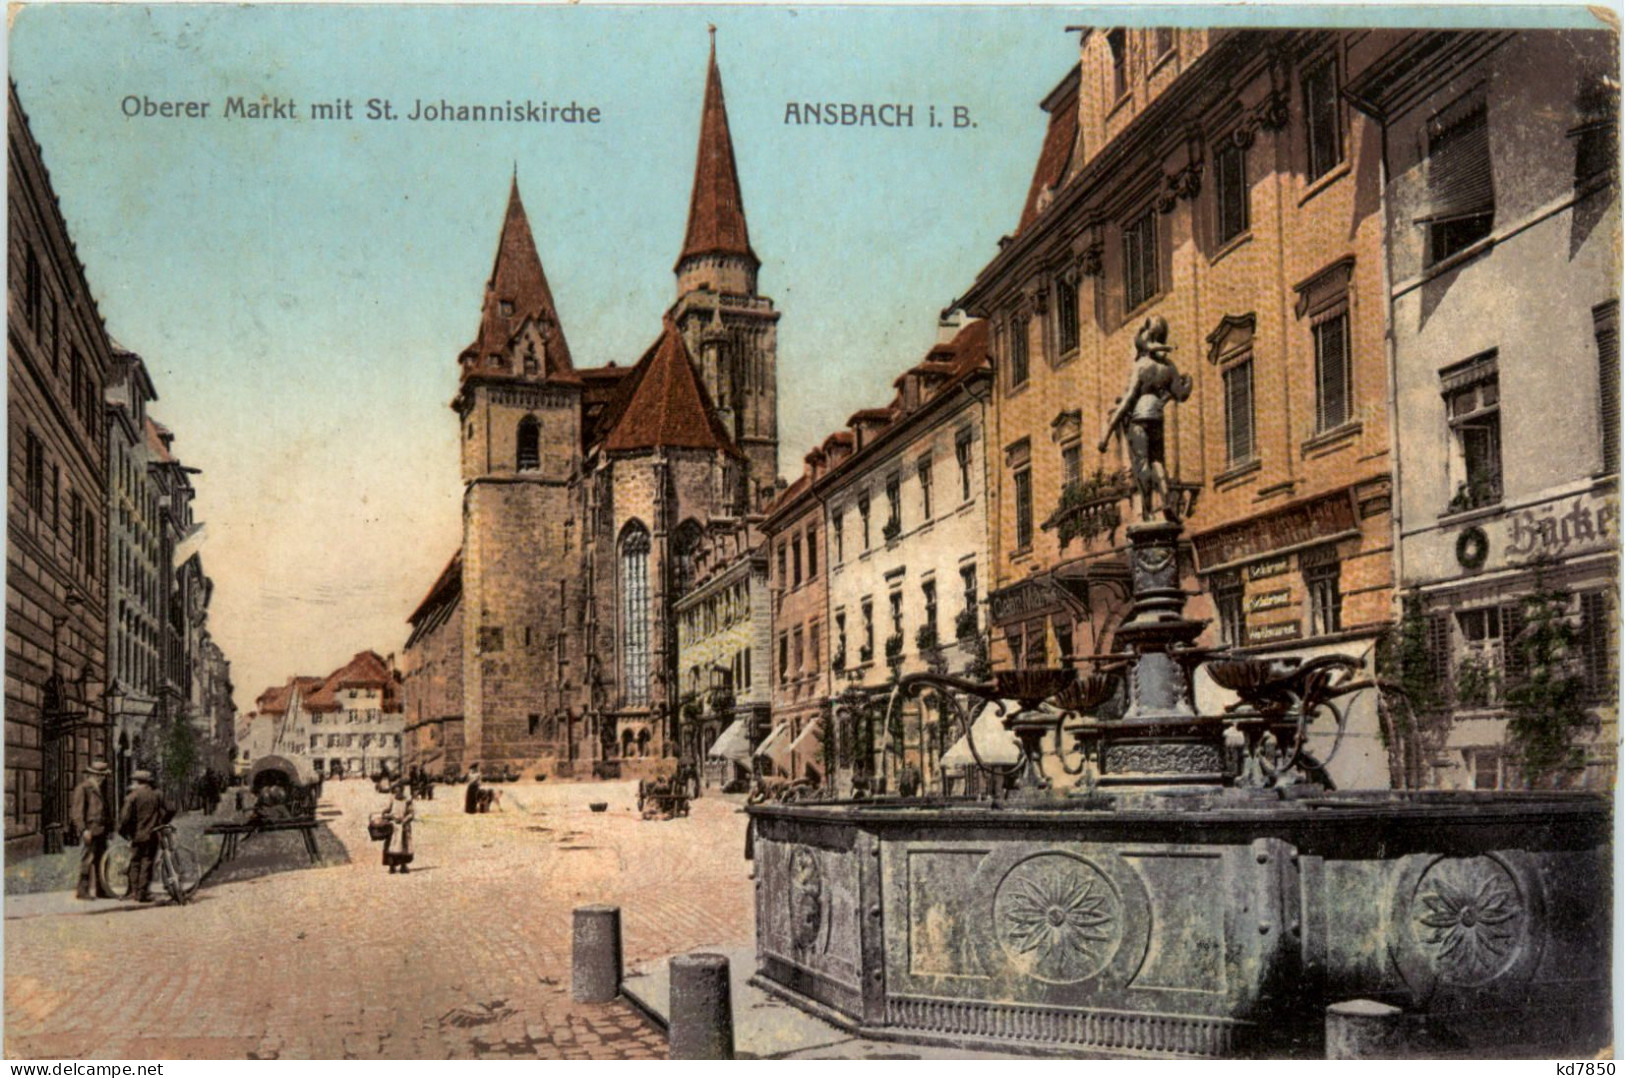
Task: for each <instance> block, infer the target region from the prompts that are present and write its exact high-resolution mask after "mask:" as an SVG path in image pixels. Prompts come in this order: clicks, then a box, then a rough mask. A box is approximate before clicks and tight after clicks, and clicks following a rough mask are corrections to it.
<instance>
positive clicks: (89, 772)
mask: <svg viewBox="0 0 1625 1078" xmlns="http://www.w3.org/2000/svg"><path fill="white" fill-rule="evenodd" d="M110 774H112V771H111V769H109V768H108V766H107V763H106V761H104V760H92V761H91V762H90V766H89V767H87V768H85V778H84V781H83V782H81V783H80V784H79V785H77V786H75V787H74V788H73V802H72V804H71V805H70V806H69V809H68V820H69V822H70V823H72V825H73V830H74V833H75V834H77V835H78V836H79V838H80V840H81V845H82V848H83V853H82V854H81V856H80V860H79V891H78V894H77V896H76V897H78V898H81V899H86V900H89V899H94V898H111V897H112V895H111V894H109V893H108V890H107V881H106V880H104V879H102V854H104V853H106V852H107V835H108V832H110V831H111V830H113V806H112V804H111V803H110V802H109V801H108V799H107V776H108V775H110Z"/></svg>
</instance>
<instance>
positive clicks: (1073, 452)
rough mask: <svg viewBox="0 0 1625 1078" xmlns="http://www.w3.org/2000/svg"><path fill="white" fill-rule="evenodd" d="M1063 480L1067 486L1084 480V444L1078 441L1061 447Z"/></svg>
mask: <svg viewBox="0 0 1625 1078" xmlns="http://www.w3.org/2000/svg"><path fill="white" fill-rule="evenodd" d="M1061 482H1062V483H1063V484H1064V485H1065V486H1067V487H1077V486H1079V485H1080V484H1082V482H1083V446H1082V445H1081V444H1080V443H1078V442H1073V443H1071V444H1070V445H1063V446H1062V447H1061Z"/></svg>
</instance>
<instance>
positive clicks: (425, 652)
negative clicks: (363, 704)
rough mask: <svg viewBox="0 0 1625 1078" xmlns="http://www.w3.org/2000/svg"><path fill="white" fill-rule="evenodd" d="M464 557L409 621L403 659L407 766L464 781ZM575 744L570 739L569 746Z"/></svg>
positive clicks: (452, 564) (457, 557)
mask: <svg viewBox="0 0 1625 1078" xmlns="http://www.w3.org/2000/svg"><path fill="white" fill-rule="evenodd" d="M462 604H463V571H462V551H458V552H457V553H456V554H455V555H453V556H452V559H451V561H450V562H448V563H447V564H446V568H445V569H444V570H443V571H442V572H441V574H440V577H439V578H438V579H437V580H436V581H435V582H434V586H433V587H431V588H430V589H429V593H428V594H427V595H425V596H424V597H423V601H422V602H421V603H419V604H418V608H417V609H416V610H414V611H413V612H412V616H411V617H410V618H408V619H407V620H408V621H409V622H410V623H411V626H412V633H411V635H410V636H409V637H407V640H406V647H405V649H404V650H403V651H402V653H401V695H402V699H403V701H404V705H405V706H404V722H405V726H404V729H403V733H404V735H405V738H404V763H405V765H406V767H407V768H408V770H410V769H411V768H421V769H422V770H424V771H426V772H428V773H429V774H431V775H461V774H462V773H463V772H464V771H465V770H466V761H464V759H463V651H462V639H463V605H462ZM572 744H574V742H573V740H571V739H568V738H567V739H566V740H565V745H566V746H567V747H568V746H569V745H572Z"/></svg>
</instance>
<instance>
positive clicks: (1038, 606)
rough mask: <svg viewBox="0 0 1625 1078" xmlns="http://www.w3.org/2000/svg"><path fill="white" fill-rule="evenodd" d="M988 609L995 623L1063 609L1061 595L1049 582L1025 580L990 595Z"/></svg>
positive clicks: (1037, 615)
mask: <svg viewBox="0 0 1625 1078" xmlns="http://www.w3.org/2000/svg"><path fill="white" fill-rule="evenodd" d="M987 602H988V611H989V613H990V614H991V615H992V618H993V622H994V624H995V625H1004V624H1007V623H1009V622H1012V621H1025V620H1026V619H1028V618H1035V617H1042V616H1044V615H1045V614H1051V613H1055V612H1056V611H1059V610H1060V609H1061V597H1060V596H1059V595H1057V594H1056V592H1055V589H1054V588H1052V587H1051V586H1050V585H1049V583H1048V582H1046V581H1039V580H1023V581H1021V582H1020V583H1019V584H1012V585H1010V586H1009V587H1008V588H1001V589H1000V590H998V591H996V592H994V593H993V594H992V595H989V596H988V598H987Z"/></svg>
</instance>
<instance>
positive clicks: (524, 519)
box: [408, 45, 778, 775]
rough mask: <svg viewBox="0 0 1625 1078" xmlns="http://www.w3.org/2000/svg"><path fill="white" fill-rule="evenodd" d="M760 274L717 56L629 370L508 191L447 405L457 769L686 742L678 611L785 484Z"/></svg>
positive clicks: (647, 756) (613, 764)
mask: <svg viewBox="0 0 1625 1078" xmlns="http://www.w3.org/2000/svg"><path fill="white" fill-rule="evenodd" d="M759 264H760V263H759V260H758V259H757V257H756V255H755V253H754V251H753V249H752V248H751V245H750V240H749V236H748V232H747V229H746V225H745V216H744V207H743V202H742V198H741V194H740V184H739V177H738V173H737V169H736V167H735V164H734V156H733V146H732V140H731V136H730V134H729V130H728V122H727V112H726V108H725V106H724V102H723V97H722V82H721V76H720V74H719V72H718V69H717V65H716V56H715V48H714V45H713V50H712V55H711V61H710V64H709V67H708V71H707V76H706V87H705V99H704V105H703V108H702V114H701V122H700V134H699V155H698V163H697V165H696V168H695V173H694V185H693V189H692V196H691V200H690V211H689V223H688V229H687V234H686V236H685V238H684V243H683V248H682V253H681V255H680V257H679V259H678V262H677V265H676V277H677V286H678V297H677V300H676V302H675V303H674V304H673V306H672V307H671V308H670V309H669V310H668V311H667V313H666V316H665V318H664V325H663V327H662V329H661V330H660V332H659V334H658V336H657V337H656V339H655V341H654V343H653V344H652V345H651V346H650V347H649V348H648V350H647V351H645V353H644V354H643V356H642V357H641V358H640V359H639V360H638V361H637V362H636V363H635V364H633V365H631V366H626V367H617V366H614V365H611V366H608V367H603V368H597V369H583V370H577V369H576V367H575V366H574V363H573V361H572V358H571V353H570V348H569V345H568V343H567V341H566V338H565V334H564V330H563V326H562V323H561V321H560V318H559V312H558V310H557V308H556V306H555V304H554V301H553V296H552V292H551V290H550V288H549V286H548V283H547V278H546V275H545V273H544V272H543V270H542V263H541V259H540V257H539V256H538V254H537V251H536V244H535V240H534V237H533V236H532V234H531V230H530V225H529V222H528V220H527V219H526V216H525V212H524V207H523V205H522V203H521V201H520V198H519V190H518V184H517V179H516V181H515V184H514V186H513V189H512V191H511V192H510V196H509V203H508V212H507V216H506V219H505V221H504V224H503V228H502V234H501V238H500V240H499V243H498V249H497V255H496V260H495V264H494V267H493V270H492V274H491V278H490V280H489V282H488V284H487V287H486V297H485V303H484V308H483V310H482V314H481V321H480V328H479V331H478V334H477V336H476V338H475V341H474V342H473V343H472V344H471V345H470V346H469V347H468V348H467V349H465V350H464V352H463V353H462V355H461V357H460V359H459V367H460V373H461V385H460V389H459V391H458V394H457V397H456V400H455V401H454V402H453V408H454V410H455V411H456V412H457V415H458V420H459V425H460V429H461V431H462V438H461V439H460V441H461V443H462V466H463V481H464V536H463V545H462V550H461V554H460V558H459V570H458V571H459V576H460V582H459V588H460V591H461V594H462V596H463V599H464V602H463V604H462V609H463V611H464V616H463V618H462V619H461V633H460V641H458V642H455V643H454V642H450V641H449V639H448V642H447V643H446V644H445V645H444V648H445V649H447V650H449V649H452V648H456V649H458V651H459V654H460V662H461V665H462V679H461V691H462V697H463V702H462V707H461V710H460V712H459V713H460V715H461V716H462V719H461V728H462V739H463V745H464V749H463V755H464V760H465V762H480V763H481V764H482V765H486V766H503V767H506V766H518V767H519V768H520V769H521V770H524V771H527V772H528V771H531V770H532V769H534V768H542V769H549V768H550V769H552V770H554V771H555V772H557V773H559V774H570V775H574V774H588V775H615V774H622V773H626V774H641V773H646V772H649V771H650V770H651V767H652V766H653V763H654V761H656V760H658V759H659V758H661V757H674V756H675V755H676V753H677V751H678V748H679V746H681V745H682V744H683V739H682V737H681V733H680V729H679V724H680V721H681V718H680V713H679V707H678V705H679V703H680V697H681V688H680V677H679V674H680V669H679V667H678V664H677V634H676V631H675V619H674V618H673V604H674V603H675V601H676V600H677V598H678V597H679V596H680V595H682V594H683V593H684V592H685V591H686V590H687V587H688V584H689V581H690V580H691V579H692V566H693V561H694V557H695V555H696V553H697V552H698V550H699V549H700V547H701V545H702V544H703V542H704V537H705V535H706V534H707V533H708V532H709V531H710V530H711V529H713V528H714V527H715V526H717V525H719V524H725V523H729V522H736V521H738V520H739V519H740V518H742V517H743V516H744V515H745V513H746V512H748V511H749V510H751V509H752V508H753V507H754V506H755V505H756V504H757V503H759V502H760V501H761V500H762V499H763V498H764V497H765V496H766V494H767V493H768V492H770V491H771V490H772V489H773V487H774V484H775V482H776V478H777V445H778V443H777V419H776V416H775V412H774V409H775V407H776V390H775V385H776V374H775V369H776V343H775V330H774V325H775V323H776V320H777V318H778V314H777V312H776V311H774V309H773V305H772V302H771V301H770V300H768V299H767V298H766V297H764V296H761V295H759V294H758V293H757V290H756V271H757V268H758V266H759ZM446 631H447V630H446V629H445V628H444V627H441V628H437V629H435V630H433V631H432V632H431V633H430V634H429V635H431V636H432V635H434V634H435V633H441V632H446ZM415 635H416V634H415ZM418 646H419V647H423V648H428V647H429V646H430V644H429V642H428V641H426V640H425V639H424V638H422V637H419V639H418ZM435 646H436V647H439V645H435ZM415 691H416V690H414V692H415ZM417 703H418V700H417V699H416V697H415V696H414V698H413V699H411V700H409V701H408V708H409V710H410V711H414V712H415V710H416V704H417ZM628 745H631V746H633V747H635V748H637V749H639V750H640V751H639V752H638V753H635V754H634V756H633V757H632V758H631V759H630V760H628V759H627V758H626V757H625V756H624V750H625V748H626V747H627V746H628ZM623 764H624V765H625V767H624V768H623Z"/></svg>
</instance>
